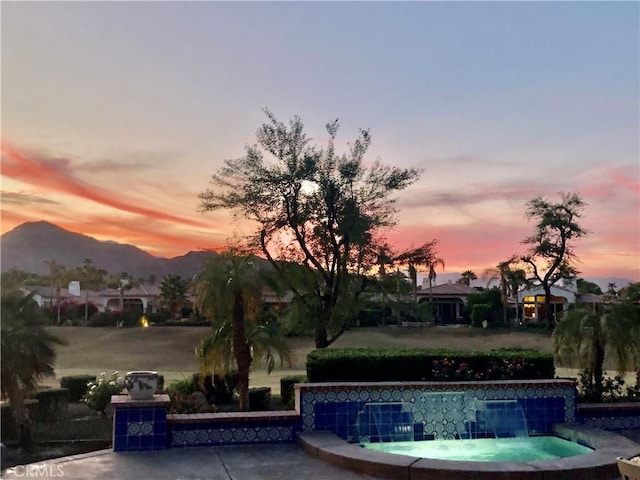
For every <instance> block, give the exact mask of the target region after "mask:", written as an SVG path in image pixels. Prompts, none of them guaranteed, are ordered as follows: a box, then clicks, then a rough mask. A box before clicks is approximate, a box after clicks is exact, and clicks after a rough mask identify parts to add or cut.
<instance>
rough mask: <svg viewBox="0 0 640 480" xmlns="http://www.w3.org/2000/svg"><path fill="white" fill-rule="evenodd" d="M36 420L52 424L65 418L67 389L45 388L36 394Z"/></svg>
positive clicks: (67, 404) (67, 411) (67, 409)
mask: <svg viewBox="0 0 640 480" xmlns="http://www.w3.org/2000/svg"><path fill="white" fill-rule="evenodd" d="M36 399H37V400H38V419H39V420H41V421H43V422H52V421H57V420H63V419H65V418H67V414H68V413H69V390H68V389H67V388H47V389H45V390H40V391H39V392H38V393H36Z"/></svg>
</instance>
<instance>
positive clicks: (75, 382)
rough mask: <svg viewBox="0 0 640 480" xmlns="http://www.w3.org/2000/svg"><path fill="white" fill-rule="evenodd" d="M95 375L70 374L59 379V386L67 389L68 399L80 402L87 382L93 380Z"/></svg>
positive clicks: (86, 388)
mask: <svg viewBox="0 0 640 480" xmlns="http://www.w3.org/2000/svg"><path fill="white" fill-rule="evenodd" d="M95 381H96V376H95V375H72V376H70V377H62V378H61V379H60V387H61V388H66V389H68V390H69V401H70V402H80V401H82V397H84V394H85V393H86V392H87V390H88V389H89V387H88V386H87V384H88V383H89V382H95Z"/></svg>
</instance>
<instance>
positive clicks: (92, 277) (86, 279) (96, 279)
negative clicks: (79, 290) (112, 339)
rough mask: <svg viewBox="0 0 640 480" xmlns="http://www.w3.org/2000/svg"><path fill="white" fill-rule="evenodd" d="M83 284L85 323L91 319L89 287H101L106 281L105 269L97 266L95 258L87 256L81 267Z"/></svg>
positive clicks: (93, 288)
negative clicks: (94, 261)
mask: <svg viewBox="0 0 640 480" xmlns="http://www.w3.org/2000/svg"><path fill="white" fill-rule="evenodd" d="M79 273H80V278H81V284H84V325H85V326H86V325H87V323H88V321H89V289H92V290H95V289H98V288H100V286H101V285H102V282H103V281H104V278H103V277H104V270H100V269H98V268H96V267H95V265H94V264H93V260H92V259H90V258H85V259H84V260H83V261H82V268H81V269H80V272H79Z"/></svg>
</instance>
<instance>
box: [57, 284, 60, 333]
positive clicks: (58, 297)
mask: <svg viewBox="0 0 640 480" xmlns="http://www.w3.org/2000/svg"><path fill="white" fill-rule="evenodd" d="M56 302H57V304H58V315H57V318H56V325H60V287H57V288H56Z"/></svg>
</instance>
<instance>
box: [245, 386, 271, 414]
mask: <svg viewBox="0 0 640 480" xmlns="http://www.w3.org/2000/svg"><path fill="white" fill-rule="evenodd" d="M269 410H271V388H270V387H257V388H250V389H249V411H251V412H266V411H269Z"/></svg>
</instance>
